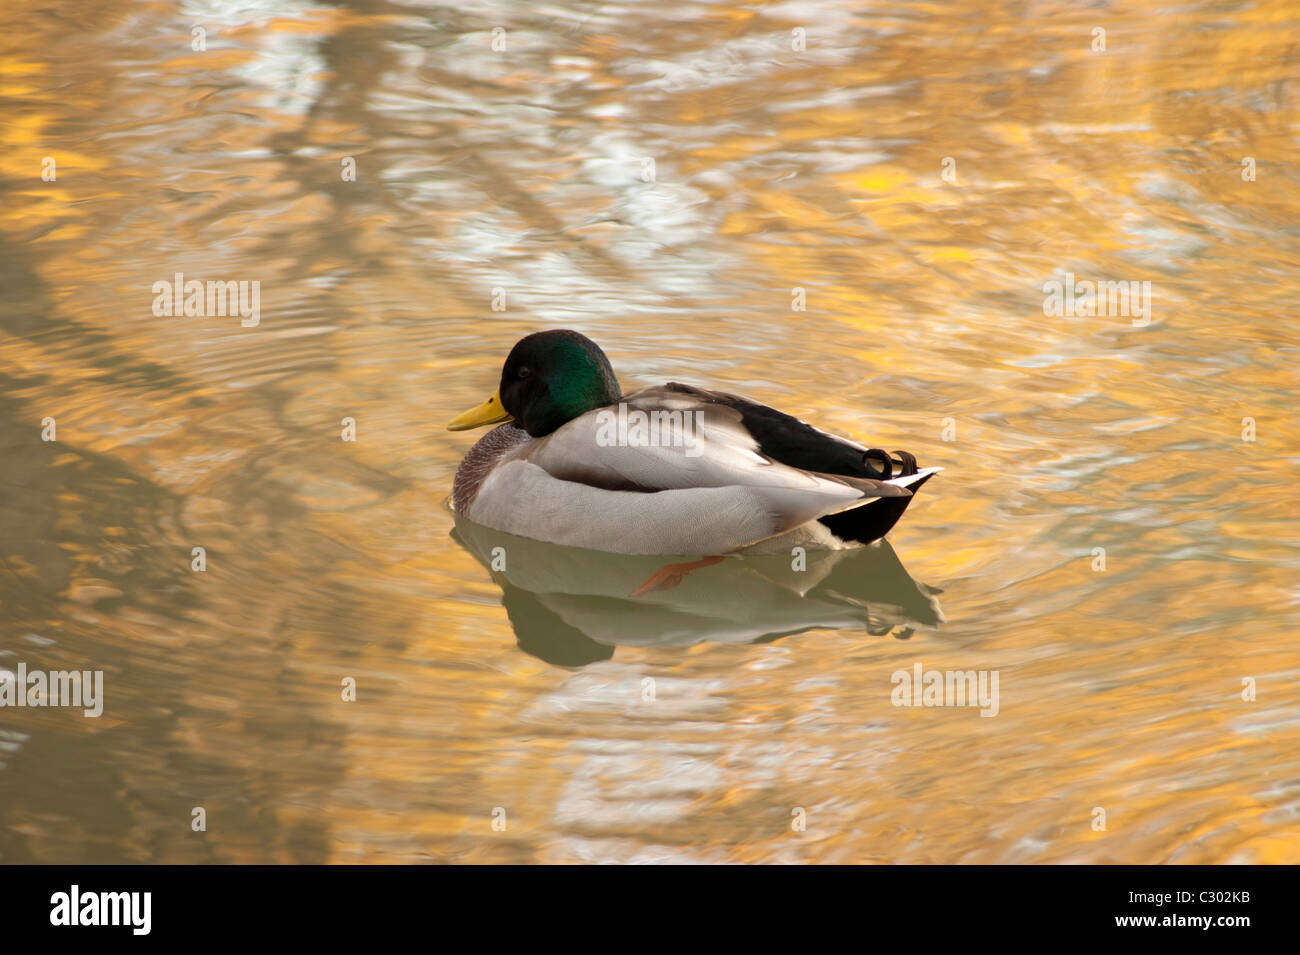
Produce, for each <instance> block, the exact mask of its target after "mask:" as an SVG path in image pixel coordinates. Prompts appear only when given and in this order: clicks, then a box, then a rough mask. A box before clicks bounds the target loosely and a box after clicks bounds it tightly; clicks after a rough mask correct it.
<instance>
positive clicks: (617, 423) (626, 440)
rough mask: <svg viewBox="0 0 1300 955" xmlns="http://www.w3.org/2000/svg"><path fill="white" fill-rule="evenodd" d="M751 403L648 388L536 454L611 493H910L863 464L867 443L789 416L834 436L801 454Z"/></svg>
mask: <svg viewBox="0 0 1300 955" xmlns="http://www.w3.org/2000/svg"><path fill="white" fill-rule="evenodd" d="M722 399H727V400H722ZM741 401H744V399H738V398H735V397H734V396H731V395H724V394H722V393H721V392H712V391H705V390H704V389H700V388H690V387H689V386H685V385H674V384H669V385H665V386H662V387H656V388H646V389H643V390H642V391H638V392H635V393H633V394H630V395H626V396H624V397H623V398H622V399H621V400H620V401H619V403H618V404H617V405H610V406H608V407H605V408H599V409H597V410H595V411H589V412H587V413H586V414H584V415H581V416H580V417H578V418H575V419H574V420H573V421H570V422H568V423H567V424H565V425H564V426H563V427H561V428H559V429H558V430H556V431H555V432H554V433H552V434H550V435H548V436H547V437H545V438H542V439H540V440H538V441H537V442H536V444H535V445H534V446H532V447H531V448H530V449H529V451H528V454H527V459H528V460H529V461H531V462H532V463H533V464H536V465H537V466H538V467H541V468H543V469H544V470H545V471H546V472H547V473H549V474H551V475H552V476H553V477H556V478H559V479H561V480H565V481H573V482H576V483H580V484H587V485H590V486H593V487H600V488H604V489H607V490H618V491H623V490H630V491H642V492H645V491H663V490H672V489H680V488H716V487H736V486H739V487H776V488H786V489H790V490H800V489H822V490H827V491H831V492H833V493H835V494H839V495H842V494H843V493H844V489H845V488H850V489H853V490H855V491H857V492H858V493H857V494H856V495H854V498H853V499H858V503H862V502H863V501H865V500H870V499H873V498H876V497H906V496H907V494H906V493H905V489H904V488H903V487H901V486H897V485H891V484H890V483H887V482H885V481H880V480H876V479H875V478H874V477H873V476H872V475H871V474H870V473H869V472H868V471H867V470H865V469H863V468H862V467H861V466H859V467H858V468H857V470H854V469H853V465H852V462H854V461H858V462H860V461H861V460H862V455H863V453H864V452H865V451H866V449H865V448H862V447H860V446H857V445H853V444H852V443H850V442H844V441H842V440H841V439H837V438H833V437H832V436H830V435H827V434H825V433H824V432H820V431H817V430H816V429H815V428H812V427H810V426H809V425H806V424H804V423H803V422H801V421H798V420H797V419H795V418H791V417H790V416H789V415H783V416H782V417H783V418H785V419H788V425H787V431H788V432H790V433H796V431H795V426H798V428H799V429H803V430H804V431H805V432H808V433H811V434H812V435H815V436H820V439H821V440H822V441H823V442H824V443H825V447H824V449H823V453H821V454H820V455H818V454H815V453H807V452H800V453H791V450H790V448H789V447H788V446H783V445H781V444H780V443H779V442H778V441H777V440H776V437H777V436H778V433H779V432H780V430H781V429H780V428H776V427H771V426H768V427H767V428H766V433H764V431H763V430H762V429H761V428H760V429H756V428H755V427H753V423H752V420H751V419H750V417H749V414H748V410H747V409H746V408H744V407H740V406H738V405H737V404H735V403H734V402H741ZM747 404H748V405H750V406H752V407H753V408H757V409H761V410H763V411H766V412H771V414H773V415H780V412H776V411H773V409H770V408H765V407H764V406H762V405H757V404H755V403H753V402H748V403H747Z"/></svg>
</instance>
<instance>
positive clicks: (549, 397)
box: [447, 329, 622, 438]
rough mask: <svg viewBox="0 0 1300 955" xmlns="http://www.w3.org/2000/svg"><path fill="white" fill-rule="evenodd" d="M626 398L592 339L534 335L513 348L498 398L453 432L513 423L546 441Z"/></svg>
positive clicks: (560, 334) (562, 334)
mask: <svg viewBox="0 0 1300 955" xmlns="http://www.w3.org/2000/svg"><path fill="white" fill-rule="evenodd" d="M620 394H622V392H621V390H620V389H619V387H618V379H617V378H615V377H614V369H613V368H612V367H610V364H609V359H608V358H606V357H605V353H604V352H603V351H601V350H600V346H598V345H597V344H596V343H595V342H593V341H592V340H591V339H590V338H588V337H587V336H585V335H580V334H578V333H577V332H573V331H568V330H567V329H564V330H557V331H548V332H534V333H533V334H532V335H529V336H528V337H526V338H521V339H520V340H519V341H518V342H516V343H515V347H514V348H512V349H510V355H509V357H507V358H506V363H505V367H504V368H502V369H501V385H500V387H498V388H497V393H496V394H495V395H493V396H492V397H491V398H489V399H488V400H487V402H485V403H484V404H482V405H480V406H479V407H477V408H475V409H473V410H472V411H467V412H465V413H464V414H463V415H461V416H460V417H458V418H456V419H455V420H454V421H452V422H451V423H450V424H449V425H447V427H448V428H450V429H451V430H452V431H463V430H466V429H468V428H477V427H479V426H480V425H485V424H495V423H496V422H498V421H508V420H509V419H511V418H513V419H514V420H515V421H516V422H517V423H518V425H519V426H520V427H521V428H523V429H524V430H525V431H527V432H528V433H529V434H530V435H532V436H533V437H535V438H540V437H541V436H542V435H546V434H550V433H551V432H552V431H554V430H555V429H556V428H558V427H560V425H562V424H564V423H565V422H568V421H572V420H573V419H574V418H576V417H578V416H579V415H581V414H586V413H587V412H588V411H591V410H592V409H594V408H600V407H603V406H604V405H608V404H612V403H613V402H615V401H617V400H618V399H619V395H620Z"/></svg>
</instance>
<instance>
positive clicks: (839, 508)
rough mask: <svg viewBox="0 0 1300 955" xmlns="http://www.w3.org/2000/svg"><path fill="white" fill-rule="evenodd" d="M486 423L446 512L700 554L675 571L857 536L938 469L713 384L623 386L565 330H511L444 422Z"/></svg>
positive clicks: (889, 520) (525, 533) (593, 544)
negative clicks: (478, 392) (495, 374)
mask: <svg viewBox="0 0 1300 955" xmlns="http://www.w3.org/2000/svg"><path fill="white" fill-rule="evenodd" d="M487 425H496V427H495V428H493V429H492V430H491V431H489V432H487V434H485V435H484V436H483V437H482V438H481V439H479V441H478V442H476V443H475V444H474V446H473V447H471V448H470V450H469V452H468V453H467V454H466V455H465V457H464V459H463V460H462V461H461V463H460V466H459V467H458V468H457V470H456V476H455V478H454V480H453V482H452V494H451V501H450V504H451V508H452V510H453V511H454V512H455V513H456V514H457V515H460V516H462V517H464V518H465V519H467V520H469V521H472V522H474V523H476V524H480V525H482V526H484V527H487V528H490V529H492V530H496V531H501V532H503V533H506V534H513V535H515V536H518V537H525V538H530V539H532V540H537V541H543V542H548V543H552V544H559V545H564V546H568V547H580V548H586V549H589V550H597V551H605V552H607V553H613V554H635V555H686V556H698V557H700V558H702V560H701V561H696V562H694V563H690V564H684V565H679V566H682V567H685V568H687V572H688V571H689V569H690V568H692V567H695V566H703V565H705V564H707V563H709V562H713V561H718V560H721V559H723V557H726V556H730V555H745V554H765V553H767V554H770V553H787V554H788V553H791V552H792V548H795V547H803V548H806V549H813V550H838V549H845V548H854V547H861V546H864V545H868V544H871V543H873V542H874V541H877V540H879V539H880V538H882V537H884V535H885V534H886V533H888V532H889V531H890V530H891V529H892V528H893V526H894V525H895V524H896V523H897V522H898V520H899V518H900V517H902V515H903V512H904V511H905V510H906V508H907V506H908V504H909V503H910V502H911V499H912V497H913V496H914V495H915V493H916V491H917V489H918V488H920V486H921V485H922V484H924V483H925V482H926V481H928V480H929V479H930V477H932V476H933V475H934V474H936V473H937V472H939V471H940V470H942V469H941V468H938V467H931V468H920V467H918V466H917V462H916V458H915V456H914V455H912V454H910V453H908V452H906V451H895V452H893V453H892V454H891V453H887V452H885V451H883V450H881V449H879V448H869V447H867V446H865V445H863V444H859V443H858V442H855V441H852V440H849V439H848V438H843V437H838V436H836V435H832V434H828V433H826V432H824V431H820V430H818V429H817V428H814V427H813V426H811V425H809V424H806V423H804V422H803V421H800V420H799V419H797V418H795V417H793V416H791V415H788V414H785V413H784V412H781V411H777V410H776V409H774V408H770V407H768V406H766V405H763V404H761V403H759V402H757V401H753V400H751V399H749V398H745V397H742V396H739V395H734V394H730V393H727V392H722V391H715V390H711V389H707V388H702V387H698V386H695V385H689V384H682V383H678V382H668V383H667V384H664V385H657V386H651V387H647V388H642V389H640V390H637V391H634V392H631V393H629V394H624V393H623V391H622V389H621V387H620V386H619V383H618V379H617V378H616V377H615V374H614V369H613V367H612V366H611V364H610V361H609V359H608V358H607V357H606V355H605V353H604V352H603V351H602V350H601V349H600V347H599V346H598V345H597V344H596V343H595V342H594V341H592V340H591V339H590V338H588V337H586V336H585V335H583V334H581V333H580V332H576V331H573V330H570V329H551V330H546V331H540V332H534V333H533V334H530V335H527V336H525V337H524V338H522V339H520V340H519V341H518V342H517V343H516V344H515V346H514V347H513V348H512V349H511V350H510V353H509V355H508V356H507V357H506V360H505V364H504V365H503V366H502V369H501V377H500V380H499V382H498V385H497V389H496V391H495V392H494V393H493V395H492V396H491V397H490V398H488V400H487V401H485V402H483V404H481V405H479V406H478V407H476V408H472V409H470V410H469V411H466V412H465V413H463V414H461V415H458V416H457V417H456V418H454V419H453V420H452V421H450V422H449V423H448V424H447V428H448V429H449V430H451V431H465V430H469V429H471V428H479V427H484V426H487ZM679 573H680V571H679ZM661 583H662V582H661Z"/></svg>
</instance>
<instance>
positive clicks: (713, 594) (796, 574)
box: [452, 514, 943, 667]
mask: <svg viewBox="0 0 1300 955" xmlns="http://www.w3.org/2000/svg"><path fill="white" fill-rule="evenodd" d="M455 522H456V525H455V529H454V530H453V531H452V537H453V538H454V539H455V540H456V541H457V542H458V543H460V544H461V546H463V547H464V548H465V549H466V550H468V551H469V552H470V553H471V554H473V555H474V557H475V558H476V559H477V560H478V561H479V563H481V564H482V565H483V566H484V567H485V568H487V569H488V570H489V571H490V572H491V574H492V579H493V580H494V581H496V583H497V585H498V586H500V587H501V590H502V598H501V601H502V604H503V605H504V606H505V608H506V613H507V614H508V615H509V617H510V623H511V626H512V627H513V628H514V631H515V636H516V638H517V639H518V641H519V647H520V649H522V650H524V651H525V652H526V653H530V654H532V655H533V656H536V657H539V658H540V659H542V660H545V661H547V662H548V663H553V664H557V665H559V666H570V667H576V666H584V665H586V664H588V663H594V662H596V661H598V660H608V659H610V658H611V657H613V655H614V649H615V647H620V646H624V647H654V646H690V645H692V644H696V643H699V642H701V641H704V640H712V641H716V642H721V643H763V642H767V641H770V640H776V639H778V638H780V637H785V636H790V635H791V634H796V633H802V632H803V631H805V630H813V629H817V628H823V629H832V630H853V629H862V630H865V631H866V632H867V633H868V634H870V635H872V636H885V635H892V636H894V637H896V638H898V639H906V638H908V637H910V636H911V635H912V632H913V628H915V627H917V626H935V625H937V624H939V623H942V622H943V613H942V611H941V610H940V609H939V603H938V601H937V600H936V599H935V594H937V593H939V592H940V591H938V590H936V589H934V588H932V587H928V586H926V585H925V584H922V583H920V582H918V581H916V580H913V579H912V577H911V576H910V575H909V574H908V573H907V571H906V570H904V569H903V565H902V564H901V563H900V562H899V560H898V557H897V555H895V553H894V550H893V548H892V547H890V546H889V544H888V543H887V542H886V541H883V540H881V541H878V542H877V543H875V544H872V545H869V546H867V547H861V548H855V549H852V550H837V551H815V550H809V551H806V552H802V551H799V552H796V553H794V554H780V555H763V556H743V557H727V558H725V559H719V558H707V559H703V560H699V559H697V560H692V559H691V558H689V557H683V558H681V562H680V563H673V562H672V558H665V557H655V556H625V555H620V554H609V553H605V552H603V551H594V550H584V549H581V548H576V547H563V546H560V545H557V544H549V543H545V542H542V541H535V540H531V539H529V538H525V537H516V536H514V535H511V534H506V533H503V532H501V531H496V530H491V529H489V528H487V527H484V526H482V525H480V524H475V523H474V522H472V521H470V520H469V519H468V518H465V517H464V516H462V515H460V514H456V515H455Z"/></svg>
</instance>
